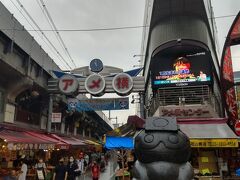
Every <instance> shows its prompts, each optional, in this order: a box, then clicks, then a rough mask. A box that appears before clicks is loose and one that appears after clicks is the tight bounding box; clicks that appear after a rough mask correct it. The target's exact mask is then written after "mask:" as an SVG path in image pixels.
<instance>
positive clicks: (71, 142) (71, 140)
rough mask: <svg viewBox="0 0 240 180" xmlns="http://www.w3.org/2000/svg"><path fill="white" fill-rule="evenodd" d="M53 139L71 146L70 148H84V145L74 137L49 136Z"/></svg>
mask: <svg viewBox="0 0 240 180" xmlns="http://www.w3.org/2000/svg"><path fill="white" fill-rule="evenodd" d="M51 135H52V136H53V137H54V138H56V139H57V140H59V141H61V142H64V143H66V144H69V145H72V146H85V145H86V144H85V143H84V142H83V141H82V140H80V139H77V138H74V137H66V136H58V135H56V134H51Z"/></svg>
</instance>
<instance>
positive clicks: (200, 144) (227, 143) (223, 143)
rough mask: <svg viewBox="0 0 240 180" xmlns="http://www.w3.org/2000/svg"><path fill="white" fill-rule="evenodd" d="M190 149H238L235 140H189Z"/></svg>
mask: <svg viewBox="0 0 240 180" xmlns="http://www.w3.org/2000/svg"><path fill="white" fill-rule="evenodd" d="M190 144H191V147H192V148H210V147H238V140H237V139H190Z"/></svg>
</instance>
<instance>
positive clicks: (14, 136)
mask: <svg viewBox="0 0 240 180" xmlns="http://www.w3.org/2000/svg"><path fill="white" fill-rule="evenodd" d="M0 138H1V139H3V140H5V141H6V142H8V143H26V144H28V143H30V144H53V143H54V142H53V141H49V140H47V139H43V138H39V137H36V136H33V135H31V134H29V133H28V132H26V131H15V130H10V129H2V130H1V131H0Z"/></svg>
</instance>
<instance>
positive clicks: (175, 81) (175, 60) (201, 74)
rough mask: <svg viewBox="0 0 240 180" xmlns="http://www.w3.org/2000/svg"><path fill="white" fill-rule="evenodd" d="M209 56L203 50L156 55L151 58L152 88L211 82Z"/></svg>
mask: <svg viewBox="0 0 240 180" xmlns="http://www.w3.org/2000/svg"><path fill="white" fill-rule="evenodd" d="M209 61H210V60H209V56H208V55H207V53H205V52H200V53H194V54H190V53H189V54H184V55H183V54H180V55H179V54H177V55H176V54H173V55H170V54H168V55H166V54H163V55H160V56H159V55H158V56H157V57H154V58H153V59H152V63H151V77H152V86H153V88H157V87H164V86H187V85H197V84H209V83H211V71H210V65H209Z"/></svg>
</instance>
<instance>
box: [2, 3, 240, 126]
mask: <svg viewBox="0 0 240 180" xmlns="http://www.w3.org/2000/svg"><path fill="white" fill-rule="evenodd" d="M40 1H41V0H1V2H2V3H3V4H4V5H5V6H6V7H7V8H8V9H9V11H10V12H11V13H13V14H14V16H15V17H16V18H17V19H18V20H19V21H20V23H21V24H23V25H24V26H25V28H26V29H32V27H31V26H30V25H29V24H28V22H27V21H26V20H25V19H24V18H23V16H22V13H23V14H24V11H23V8H21V7H20V6H19V4H18V2H21V3H22V5H23V7H24V8H25V9H26V10H27V11H28V12H29V14H30V15H31V16H32V18H33V19H34V20H35V21H36V22H37V23H38V25H39V26H40V27H41V29H45V30H46V29H51V27H50V26H49V24H48V22H47V20H46V18H45V16H44V11H43V10H42V7H41V6H39V3H40ZM212 2H213V9H214V13H215V16H216V17H219V16H226V15H236V14H237V13H238V11H239V10H240V1H239V0H212ZM44 3H45V5H46V8H47V9H48V11H49V13H50V15H51V17H52V19H53V21H54V23H55V25H56V27H57V28H58V29H95V28H109V27H125V26H142V25H143V16H144V8H145V0H48V1H47V0H44ZM233 20H234V17H228V18H218V19H216V23H217V28H218V38H219V45H220V52H221V51H222V47H223V43H224V40H225V37H226V35H227V32H228V30H229V27H230V25H231V23H232V21H233ZM142 30H143V29H142V28H135V29H124V30H110V31H92V32H60V34H61V36H62V38H63V40H64V42H65V44H66V46H67V48H68V50H69V53H70V55H71V57H72V59H73V60H74V62H75V64H76V65H77V66H78V67H81V66H86V65H89V62H90V61H91V60H92V59H93V58H100V59H101V60H102V61H103V63H104V64H105V65H111V66H116V67H120V68H122V69H124V70H130V69H132V68H133V65H136V64H138V60H139V57H135V58H134V57H133V55H136V54H140V53H141V51H140V48H141V40H142ZM30 33H31V34H32V35H33V36H34V37H35V39H36V40H37V41H38V42H39V44H41V46H42V47H43V49H45V51H46V52H47V53H48V54H49V55H50V56H51V57H52V58H53V59H54V61H55V62H56V63H57V64H58V65H59V66H60V67H61V68H62V69H67V67H66V65H64V64H63V63H61V61H60V60H59V57H58V56H57V55H56V53H53V50H52V49H50V48H49V47H48V46H47V45H46V44H45V43H44V41H43V40H42V38H43V37H42V36H39V35H38V34H37V33H36V32H32V31H31V32H30ZM45 34H46V35H47V36H48V37H49V39H50V40H51V41H52V42H53V44H54V45H55V46H56V48H57V49H58V50H59V51H60V52H61V54H62V55H63V56H64V57H65V59H66V60H67V61H69V64H70V65H71V67H72V68H73V67H74V65H73V64H72V63H71V61H70V59H69V58H68V56H66V54H65V52H64V51H63V49H62V48H61V46H60V44H59V42H58V41H57V40H56V37H55V36H54V34H53V32H45ZM233 56H235V57H236V58H234V60H235V61H234V62H235V64H234V65H235V66H234V69H236V70H240V65H239V64H240V63H238V64H237V63H236V62H237V61H239V60H240V53H239V48H234V55H233ZM134 106H135V105H133V106H131V110H129V111H118V112H116V111H115V112H112V116H113V117H115V116H118V119H119V121H123V122H126V120H127V116H128V115H129V114H134V113H135V110H134V108H133V107H134Z"/></svg>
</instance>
